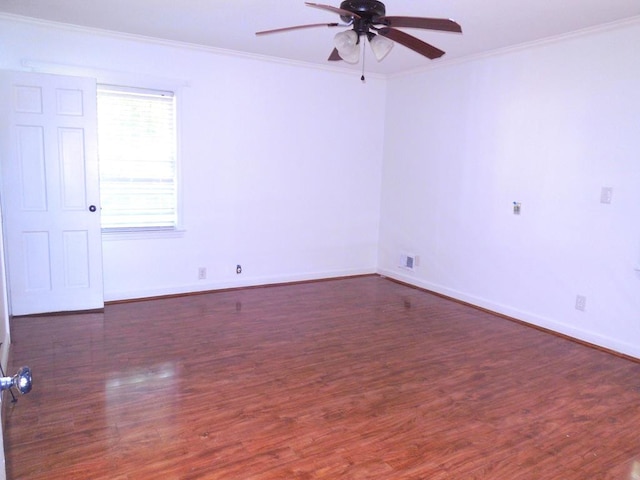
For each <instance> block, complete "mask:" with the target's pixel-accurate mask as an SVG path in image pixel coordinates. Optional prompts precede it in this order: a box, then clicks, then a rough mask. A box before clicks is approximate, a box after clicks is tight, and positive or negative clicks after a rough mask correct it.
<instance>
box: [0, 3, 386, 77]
mask: <svg viewBox="0 0 640 480" xmlns="http://www.w3.org/2000/svg"><path fill="white" fill-rule="evenodd" d="M0 20H8V21H11V22H19V23H23V24H27V25H33V26H36V27H44V28H53V29H57V30H62V31H66V32H75V33H81V34H88V35H94V36H102V37H106V38H111V39H115V40H124V41H132V42H137V43H147V44H150V45H156V46H163V47H169V48H181V49H187V50H191V51H195V52H203V53H209V54H213V55H219V56H226V57H234V58H243V59H247V60H254V61H260V62H266V63H274V64H279V65H287V66H290V67H297V68H305V69H313V70H322V71H325V72H332V73H339V74H344V75H349V76H353V75H354V74H358V76H359V75H360V74H361V72H360V71H359V70H355V69H352V68H341V67H338V66H333V65H320V64H317V63H311V62H303V61H299V60H290V59H286V58H280V57H273V56H269V55H261V54H257V53H248V52H240V51H237V50H229V49H224V48H219V47H211V46H208V45H201V44H196V43H189V42H181V41H178V40H167V39H162V38H157V37H149V36H146V35H139V34H134V33H125V32H118V31H114V30H106V29H102V28H96V27H85V26H80V25H73V24H70V23H63V22H54V21H51V20H43V19H40V18H34V17H26V16H23V15H16V14H12V13H2V12H0ZM38 63H40V64H43V63H46V62H38ZM365 76H366V77H367V78H375V79H381V80H384V79H386V78H387V75H384V74H380V73H373V72H367V71H365Z"/></svg>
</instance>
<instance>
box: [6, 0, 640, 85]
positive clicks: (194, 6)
mask: <svg viewBox="0 0 640 480" xmlns="http://www.w3.org/2000/svg"><path fill="white" fill-rule="evenodd" d="M316 3H324V4H329V5H332V6H336V7H338V6H339V5H340V0H324V1H322V0H321V1H319V2H316ZM385 5H386V9H387V15H396V16H405V15H407V16H419V17H445V18H452V19H454V20H456V21H457V22H458V23H460V24H461V25H462V29H463V34H462V35H460V34H454V33H444V32H433V31H425V30H416V29H404V30H405V32H407V33H410V34H412V35H415V36H417V37H419V38H420V39H422V40H424V41H426V42H429V43H431V44H433V45H434V46H436V47H438V48H441V49H442V50H445V51H446V52H447V53H446V55H444V57H442V59H440V60H428V59H426V58H424V57H422V56H420V55H418V54H417V53H414V52H413V51H411V50H409V49H407V48H405V47H403V46H401V45H396V46H395V47H394V48H393V50H392V51H391V53H390V54H389V56H388V57H387V58H385V59H384V60H383V61H382V62H381V63H377V62H376V61H375V59H374V58H373V55H371V54H368V56H367V61H366V70H367V71H368V72H373V73H380V74H394V73H400V72H403V71H409V70H415V69H420V68H422V67H425V66H427V65H430V64H431V63H432V62H440V61H443V60H446V59H452V58H460V57H466V56H470V55H475V54H479V53H483V52H488V51H492V50H496V49H500V48H505V47H509V46H513V45H518V44H522V43H528V42H532V41H536V40H540V39H543V38H547V37H554V36H558V35H562V34H565V33H569V32H575V31H578V30H582V29H585V28H590V27H594V26H596V25H602V24H607V23H611V22H616V21H620V20H623V19H628V18H631V17H636V16H640V0H484V1H479V0H387V1H386V2H385ZM0 12H7V13H12V14H17V15H22V16H28V17H36V18H39V19H45V20H52V21H56V22H63V23H68V24H74V25H81V26H87V27H94V28H99V29H106V30H113V31H118V32H125V33H130V34H138V35H144V36H147V37H156V38H161V39H168V40H176V41H180V42H187V43H192V44H198V45H205V46H209V47H215V48H220V49H225V50H233V51H240V52H247V53H250V54H258V55H266V56H270V57H278V58H283V59H289V60H293V61H302V62H308V63H315V64H320V65H329V64H332V65H334V66H335V63H336V62H328V61H327V57H328V56H329V54H330V53H331V50H332V49H333V35H334V34H335V33H337V32H338V31H341V30H342V29H339V28H326V27H319V28H312V29H303V30H294V31H289V32H284V33H278V34H272V35H265V36H259V37H257V36H256V35H255V32H256V31H260V30H268V29H273V28H279V27H287V26H292V25H301V24H310V23H324V22H326V23H330V22H338V21H340V20H339V17H338V15H337V14H333V13H332V12H328V11H324V10H319V9H316V8H310V7H308V6H305V4H304V1H303V0H180V1H176V0H100V1H98V0H0ZM339 64H340V66H344V67H345V68H352V69H355V70H358V69H360V68H361V65H356V66H351V65H348V64H346V63H345V62H339Z"/></svg>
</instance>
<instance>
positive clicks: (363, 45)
mask: <svg viewBox="0 0 640 480" xmlns="http://www.w3.org/2000/svg"><path fill="white" fill-rule="evenodd" d="M366 47H367V45H366V43H365V42H362V76H361V77H360V81H361V82H362V83H366V81H367V79H366V78H364V59H365V56H366V51H367V48H366Z"/></svg>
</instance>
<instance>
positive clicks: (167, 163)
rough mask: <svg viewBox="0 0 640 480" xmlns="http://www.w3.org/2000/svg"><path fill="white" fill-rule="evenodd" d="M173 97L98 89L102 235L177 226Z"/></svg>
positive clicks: (114, 87) (107, 88) (140, 91)
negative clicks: (121, 231)
mask: <svg viewBox="0 0 640 480" xmlns="http://www.w3.org/2000/svg"><path fill="white" fill-rule="evenodd" d="M175 111H176V109H175V96H174V94H173V92H164V91H158V90H144V89H137V88H127V87H117V86H108V85H99V86H98V157H99V164H100V200H101V206H102V211H101V219H102V229H103V230H105V231H110V230H113V231H117V230H125V231H126V230H140V229H149V230H159V229H175V228H176V227H177V224H178V211H177V210H178V209H177V205H178V201H177V194H178V192H177V155H176V151H177V148H176V144H177V138H176V115H175Z"/></svg>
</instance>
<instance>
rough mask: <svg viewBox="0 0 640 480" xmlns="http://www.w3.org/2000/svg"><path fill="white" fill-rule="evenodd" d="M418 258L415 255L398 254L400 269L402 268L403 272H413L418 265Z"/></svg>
mask: <svg viewBox="0 0 640 480" xmlns="http://www.w3.org/2000/svg"><path fill="white" fill-rule="evenodd" d="M419 260H420V259H419V258H418V256H417V255H414V254H412V253H402V254H400V268H404V269H405V270H415V269H416V267H417V266H418V263H419Z"/></svg>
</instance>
